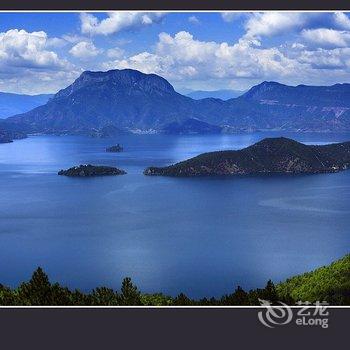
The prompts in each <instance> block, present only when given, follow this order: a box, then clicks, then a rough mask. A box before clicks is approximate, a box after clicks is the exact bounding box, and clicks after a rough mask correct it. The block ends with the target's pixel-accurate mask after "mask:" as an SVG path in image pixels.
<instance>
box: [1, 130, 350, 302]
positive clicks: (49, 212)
mask: <svg viewBox="0 0 350 350" xmlns="http://www.w3.org/2000/svg"><path fill="white" fill-rule="evenodd" d="M270 136H274V137H277V136H286V137H291V138H294V139H296V140H298V141H302V142H305V143H309V144H324V143H329V142H341V141H348V140H350V134H321V133H319V134H312V133H310V134H309V133H308V134H302V133H300V134H295V133H294V134H293V133H277V132H275V133H274V132H260V133H251V134H237V135H209V136H198V135H197V136H166V135H123V136H120V137H118V138H116V139H94V138H88V137H80V136H61V137H60V136H32V137H29V138H28V139H25V140H18V141H15V142H14V143H11V144H0V194H1V201H0V283H2V284H6V285H9V286H12V287H13V286H16V285H18V283H19V282H22V281H24V280H28V279H29V278H30V276H31V273H32V272H33V270H34V269H35V268H36V267H37V266H41V267H43V268H44V270H45V271H46V272H47V273H48V274H49V276H50V279H51V280H52V281H58V282H60V283H62V284H64V285H67V286H69V287H71V288H80V289H82V290H84V291H88V290H90V289H92V288H94V287H97V286H100V285H105V286H108V287H113V288H117V289H119V287H120V285H121V281H122V278H123V277H125V276H130V277H131V278H132V279H133V281H134V282H135V283H136V285H137V286H138V287H139V289H141V291H142V292H163V293H165V294H169V295H173V296H175V295H177V294H178V293H180V292H184V293H186V294H187V295H189V296H190V297H196V298H198V297H203V296H209V297H210V296H220V295H222V294H224V293H229V292H231V291H232V290H233V289H234V288H235V287H236V286H237V285H241V286H242V287H243V288H245V289H249V288H256V287H263V286H264V285H265V283H266V282H267V280H268V279H272V280H273V281H274V282H275V283H277V282H279V281H281V280H284V279H285V278H288V277H290V276H292V275H295V274H298V273H303V272H306V271H308V270H311V269H314V268H316V267H319V266H322V265H325V264H329V263H330V262H332V261H333V260H335V259H338V258H340V257H342V256H344V255H345V254H347V253H349V246H350V233H349V226H350V201H349V196H350V171H344V172H340V173H337V174H321V175H304V176H265V177H232V178H218V177H215V178H165V177H147V176H144V175H143V174H142V171H143V170H144V169H145V168H146V167H148V166H164V165H168V164H171V163H174V162H177V161H180V160H184V159H187V158H189V157H192V156H195V155H198V154H200V153H203V152H208V151H215V150H222V149H240V148H243V147H246V146H248V145H251V144H253V143H255V142H256V141H258V140H260V139H262V138H264V137H270ZM115 143H121V144H122V145H123V146H124V152H122V153H106V152H105V148H106V147H107V146H110V145H113V144H115ZM85 163H91V164H96V165H97V164H98V165H111V166H116V167H119V168H121V169H124V170H125V171H127V172H128V174H127V175H124V176H116V177H100V178H89V179H86V178H67V177H63V176H58V175H57V171H58V170H60V169H65V168H69V167H71V166H74V165H78V164H85Z"/></svg>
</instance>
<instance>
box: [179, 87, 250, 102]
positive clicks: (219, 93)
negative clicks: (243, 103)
mask: <svg viewBox="0 0 350 350" xmlns="http://www.w3.org/2000/svg"><path fill="white" fill-rule="evenodd" d="M243 93H244V91H236V90H214V91H203V90H196V91H191V92H189V93H187V94H186V96H188V97H191V98H193V99H194V100H201V99H203V98H219V99H221V100H224V101H225V100H229V99H231V98H236V97H238V96H241V95H243Z"/></svg>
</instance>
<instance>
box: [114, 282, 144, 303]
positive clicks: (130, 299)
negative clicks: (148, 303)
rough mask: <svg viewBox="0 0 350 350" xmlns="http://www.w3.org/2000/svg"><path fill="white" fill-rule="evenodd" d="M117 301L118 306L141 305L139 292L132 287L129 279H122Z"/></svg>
mask: <svg viewBox="0 0 350 350" xmlns="http://www.w3.org/2000/svg"><path fill="white" fill-rule="evenodd" d="M119 300H120V305H142V302H141V297H140V292H139V291H138V289H137V287H136V286H134V285H133V283H132V282H131V278H130V277H126V278H124V279H123V282H122V288H121V295H120V298H119Z"/></svg>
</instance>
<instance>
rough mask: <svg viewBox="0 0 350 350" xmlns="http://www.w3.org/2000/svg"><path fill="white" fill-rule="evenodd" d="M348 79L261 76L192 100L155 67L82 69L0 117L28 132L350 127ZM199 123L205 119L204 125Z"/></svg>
mask: <svg viewBox="0 0 350 350" xmlns="http://www.w3.org/2000/svg"><path fill="white" fill-rule="evenodd" d="M349 97H350V84H336V85H333V86H305V85H299V86H296V87H292V86H287V85H283V84H279V83H276V82H263V83H261V84H259V85H257V86H254V87H252V88H251V89H250V90H249V91H247V92H246V93H244V94H243V95H242V96H240V97H237V98H232V99H229V100H227V101H223V100H221V99H216V98H204V99H200V100H194V99H192V98H190V97H187V96H184V95H181V94H179V93H177V92H176V91H175V90H174V88H173V86H172V85H171V84H170V83H169V82H168V81H167V80H165V79H164V78H162V77H160V76H158V75H156V74H144V73H141V72H139V71H136V70H131V69H123V70H111V71H107V72H90V71H86V72H84V73H82V74H81V76H80V77H79V78H78V79H77V80H76V81H75V82H74V83H73V84H71V85H70V86H68V87H67V88H65V89H63V90H61V91H59V92H58V93H57V94H55V95H54V96H53V97H52V98H51V99H50V100H49V101H48V102H47V103H46V104H45V105H43V106H39V107H37V108H35V109H33V110H31V111H29V112H26V113H22V114H18V115H16V116H13V117H11V118H8V119H7V122H8V123H10V124H14V125H16V126H17V127H18V128H20V129H21V130H23V131H25V132H29V133H58V134H88V135H93V134H96V135H100V134H103V133H104V132H103V133H102V132H101V130H102V129H103V130H106V128H117V129H118V130H120V131H121V132H135V133H158V132H168V133H175V132H176V130H178V133H201V132H202V131H203V132H210V130H212V131H215V132H216V131H217V130H219V129H220V130H221V131H220V132H245V131H256V130H287V131H316V132H346V131H350V98H349ZM204 123H205V124H204Z"/></svg>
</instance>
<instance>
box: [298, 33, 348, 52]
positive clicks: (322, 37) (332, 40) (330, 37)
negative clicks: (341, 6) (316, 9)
mask: <svg viewBox="0 0 350 350" xmlns="http://www.w3.org/2000/svg"><path fill="white" fill-rule="evenodd" d="M301 36H302V37H303V38H304V39H305V40H306V41H307V42H309V43H311V44H313V45H316V46H317V47H323V48H333V47H346V46H348V45H349V43H350V33H349V32H346V31H339V30H334V29H328V28H318V29H304V30H303V31H302V33H301Z"/></svg>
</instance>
